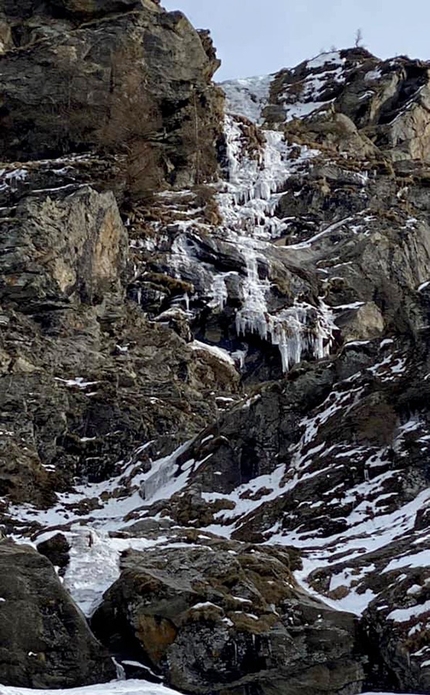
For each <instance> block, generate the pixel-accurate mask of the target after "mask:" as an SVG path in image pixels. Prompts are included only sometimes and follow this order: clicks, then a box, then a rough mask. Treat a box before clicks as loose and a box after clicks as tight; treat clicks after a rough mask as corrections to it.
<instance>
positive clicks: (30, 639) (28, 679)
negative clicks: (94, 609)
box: [0, 540, 116, 688]
mask: <svg viewBox="0 0 430 695" xmlns="http://www.w3.org/2000/svg"><path fill="white" fill-rule="evenodd" d="M115 673H116V672H115V667H114V665H113V663H112V660H111V659H110V657H109V655H108V653H107V652H106V650H105V649H103V647H102V646H101V645H100V644H99V642H97V640H96V639H95V637H94V636H93V634H92V633H91V631H90V629H89V627H88V625H87V623H86V620H85V618H84V616H83V615H82V613H81V612H80V611H79V609H78V608H77V607H76V605H75V604H74V603H73V601H72V599H71V597H70V596H69V594H68V593H67V591H66V590H65V589H63V587H62V585H61V583H60V580H59V579H58V577H57V575H56V573H55V570H54V568H53V566H52V565H51V563H50V562H49V560H47V559H46V558H45V557H43V556H42V555H40V554H39V553H37V552H36V551H35V550H33V548H31V547H29V546H25V545H15V544H14V543H11V542H10V541H6V540H3V541H1V542H0V681H1V683H3V685H13V686H20V687H25V688H60V687H66V688H67V687H69V688H72V687H77V686H82V685H90V684H92V683H100V682H106V681H109V680H112V679H113V678H115Z"/></svg>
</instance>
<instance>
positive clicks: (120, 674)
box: [111, 656, 127, 681]
mask: <svg viewBox="0 0 430 695" xmlns="http://www.w3.org/2000/svg"><path fill="white" fill-rule="evenodd" d="M111 658H112V661H113V663H114V666H115V669H116V679H117V680H118V681H125V680H126V678H127V677H126V675H125V668H124V666H123V665H122V664H120V663H119V662H118V661H117V660H116V659H115V657H113V656H112V657H111Z"/></svg>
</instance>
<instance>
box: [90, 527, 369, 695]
mask: <svg viewBox="0 0 430 695" xmlns="http://www.w3.org/2000/svg"><path fill="white" fill-rule="evenodd" d="M175 540H176V543H177V539H175ZM183 540H185V541H187V540H188V543H189V547H188V548H187V547H183V548H175V547H171V548H169V547H168V546H167V548H166V549H165V550H164V549H163V548H162V547H161V548H157V549H154V550H151V551H145V552H143V553H139V552H135V551H130V552H129V553H128V554H126V555H125V556H124V557H123V559H122V561H121V566H122V572H121V576H120V578H119V579H118V580H117V582H115V584H114V585H113V586H112V587H111V588H110V589H109V590H108V591H107V592H106V594H105V596H104V599H103V603H102V605H101V606H100V608H99V609H98V611H97V612H96V614H95V615H94V617H93V620H92V625H93V627H94V629H95V631H96V633H98V634H99V635H100V639H102V640H103V641H104V642H105V644H109V646H110V647H111V649H112V650H113V651H114V652H115V651H116V650H121V649H124V645H125V644H127V646H128V651H129V652H130V650H133V651H134V655H135V660H136V661H138V662H139V661H143V662H144V663H147V664H148V663H149V665H150V666H151V667H152V668H153V669H156V671H157V672H159V673H161V674H162V675H163V676H164V678H165V679H166V682H167V683H168V684H169V685H171V686H172V687H174V688H177V689H178V690H181V691H185V692H192V693H213V694H214V695H215V694H218V693H231V692H234V693H240V694H242V693H243V695H245V693H248V692H249V690H250V689H252V688H254V689H255V688H257V689H258V690H259V692H262V693H266V692H270V693H279V694H281V693H284V692H285V690H286V688H288V692H291V693H292V694H296V693H297V694H299V693H300V694H302V693H315V695H319V694H320V693H321V694H322V693H327V692H351V693H352V692H358V688H359V686H360V684H361V681H362V678H363V671H362V667H361V657H360V656H359V655H358V654H357V655H355V654H354V645H355V642H356V636H355V633H356V626H355V623H354V616H352V615H348V614H346V613H342V612H339V611H336V610H332V609H330V608H328V607H327V606H326V605H324V604H323V603H322V602H320V601H318V600H315V599H312V598H311V597H309V596H307V595H306V594H305V593H304V592H303V591H301V590H300V588H299V587H298V586H297V585H296V582H295V580H294V577H293V575H292V573H291V570H290V564H291V563H290V558H289V556H288V553H287V552H286V551H284V550H281V549H279V550H276V549H274V548H258V547H252V546H245V547H243V546H241V544H237V543H232V542H228V541H222V540H220V539H218V540H217V539H215V538H214V539H213V540H211V539H210V537H207V538H206V539H205V540H204V541H203V542H202V539H198V538H197V537H196V540H197V544H194V543H192V542H191V541H192V537H189V538H188V539H186V538H184V539H183ZM172 545H173V546H174V544H172ZM182 545H184V543H183V542H182Z"/></svg>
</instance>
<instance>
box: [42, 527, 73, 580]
mask: <svg viewBox="0 0 430 695" xmlns="http://www.w3.org/2000/svg"><path fill="white" fill-rule="evenodd" d="M36 547H37V551H38V552H39V553H40V554H41V555H44V556H45V557H47V558H48V560H49V561H50V562H51V563H52V564H53V565H54V567H58V568H59V569H60V571H61V570H64V569H65V568H66V567H67V565H68V564H69V560H70V554H69V551H70V545H69V542H68V540H67V538H66V537H65V536H64V535H63V534H62V533H56V534H55V536H51V537H50V538H48V539H47V540H46V541H41V542H40V543H38V544H37V546H36Z"/></svg>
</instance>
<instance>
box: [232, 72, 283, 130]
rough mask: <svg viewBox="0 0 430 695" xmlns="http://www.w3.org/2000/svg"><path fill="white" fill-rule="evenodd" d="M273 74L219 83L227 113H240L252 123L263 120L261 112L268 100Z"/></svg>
mask: <svg viewBox="0 0 430 695" xmlns="http://www.w3.org/2000/svg"><path fill="white" fill-rule="evenodd" d="M273 78H274V75H262V76H260V77H246V78H244V79H239V80H227V81H226V82H222V83H221V87H222V89H223V90H224V92H225V95H226V109H227V111H228V112H229V113H240V114H242V115H243V116H246V118H249V120H250V121H254V123H261V122H262V121H263V117H262V112H263V109H264V107H265V106H266V105H267V103H268V101H269V92H270V85H271V83H272V81H273Z"/></svg>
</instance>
